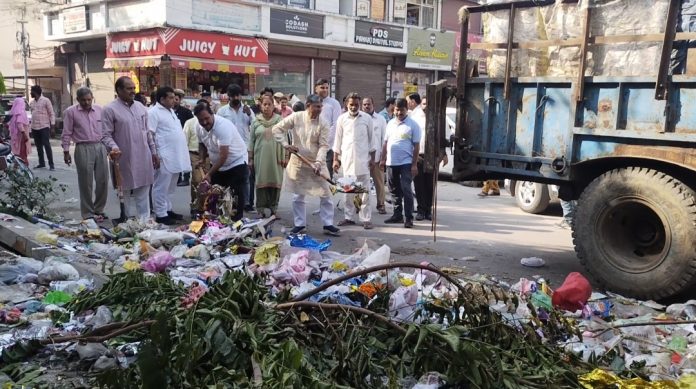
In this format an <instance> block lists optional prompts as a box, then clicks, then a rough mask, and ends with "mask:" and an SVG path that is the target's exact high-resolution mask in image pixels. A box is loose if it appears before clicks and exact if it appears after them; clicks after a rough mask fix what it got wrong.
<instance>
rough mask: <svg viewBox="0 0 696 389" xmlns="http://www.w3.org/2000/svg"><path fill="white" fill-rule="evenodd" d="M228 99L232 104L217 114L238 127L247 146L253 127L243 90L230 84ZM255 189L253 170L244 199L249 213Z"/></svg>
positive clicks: (251, 208) (245, 207)
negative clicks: (243, 101) (250, 129)
mask: <svg viewBox="0 0 696 389" xmlns="http://www.w3.org/2000/svg"><path fill="white" fill-rule="evenodd" d="M227 97H228V98H229V99H230V103H229V104H227V105H226V106H224V107H222V108H220V110H219V111H218V112H217V114H218V115H219V116H222V117H224V118H225V119H227V120H229V121H231V122H232V124H234V126H235V127H237V131H239V135H240V136H241V137H242V140H243V141H244V144H247V143H249V126H251V109H250V108H249V106H248V105H245V104H242V88H241V87H240V86H239V85H237V84H230V85H229V86H228V87H227ZM255 188H256V184H255V177H254V172H253V170H252V171H250V172H249V183H248V185H247V187H246V188H245V190H244V198H245V199H246V201H247V203H246V204H245V206H244V210H245V211H247V212H251V211H252V210H253V209H254V207H253V205H252V204H254V195H255V193H254V191H255Z"/></svg>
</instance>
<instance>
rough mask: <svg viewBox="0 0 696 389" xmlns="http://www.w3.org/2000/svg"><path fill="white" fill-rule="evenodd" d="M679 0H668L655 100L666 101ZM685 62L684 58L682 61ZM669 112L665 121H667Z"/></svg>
mask: <svg viewBox="0 0 696 389" xmlns="http://www.w3.org/2000/svg"><path fill="white" fill-rule="evenodd" d="M679 5H680V0H670V2H669V11H668V12H667V20H666V22H665V34H664V38H663V39H662V54H661V56H660V67H659V68H658V70H657V82H656V83H655V100H665V99H667V93H668V90H669V65H670V59H671V56H672V47H673V46H674V38H675V36H676V34H677V16H678V14H679ZM684 60H686V58H685V59H684ZM669 116H670V115H669V112H668V114H667V118H668V119H667V120H668V121H669Z"/></svg>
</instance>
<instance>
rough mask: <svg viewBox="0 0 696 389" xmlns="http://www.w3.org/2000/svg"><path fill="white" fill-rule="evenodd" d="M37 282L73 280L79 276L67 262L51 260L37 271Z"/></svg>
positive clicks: (46, 283) (47, 282) (43, 283)
mask: <svg viewBox="0 0 696 389" xmlns="http://www.w3.org/2000/svg"><path fill="white" fill-rule="evenodd" d="M38 276H39V283H40V284H42V285H48V284H50V283H51V281H74V280H77V279H79V278H80V273H78V272H77V270H76V269H75V268H74V267H73V266H72V265H70V264H68V263H62V262H58V261H52V262H51V263H50V264H48V265H46V266H44V267H43V268H42V269H41V270H40V271H39V274H38Z"/></svg>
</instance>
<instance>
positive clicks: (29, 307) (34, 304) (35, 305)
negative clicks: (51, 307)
mask: <svg viewBox="0 0 696 389" xmlns="http://www.w3.org/2000/svg"><path fill="white" fill-rule="evenodd" d="M17 307H18V308H19V309H21V310H22V313H24V314H25V315H31V314H32V313H36V312H39V311H41V308H43V304H42V303H41V301H38V300H29V301H25V302H23V303H21V304H18V305H17Z"/></svg>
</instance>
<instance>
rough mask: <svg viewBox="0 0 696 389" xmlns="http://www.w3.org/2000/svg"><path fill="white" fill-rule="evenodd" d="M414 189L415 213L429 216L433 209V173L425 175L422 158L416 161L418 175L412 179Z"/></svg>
mask: <svg viewBox="0 0 696 389" xmlns="http://www.w3.org/2000/svg"><path fill="white" fill-rule="evenodd" d="M413 186H414V187H415V189H416V202H417V203H418V206H417V207H416V212H418V213H419V214H421V215H423V216H430V215H431V214H432V209H433V173H432V172H431V173H426V172H425V167H424V160H423V158H419V159H418V175H417V176H416V177H414V178H413Z"/></svg>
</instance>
